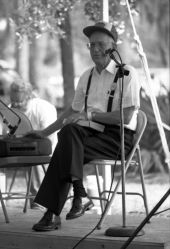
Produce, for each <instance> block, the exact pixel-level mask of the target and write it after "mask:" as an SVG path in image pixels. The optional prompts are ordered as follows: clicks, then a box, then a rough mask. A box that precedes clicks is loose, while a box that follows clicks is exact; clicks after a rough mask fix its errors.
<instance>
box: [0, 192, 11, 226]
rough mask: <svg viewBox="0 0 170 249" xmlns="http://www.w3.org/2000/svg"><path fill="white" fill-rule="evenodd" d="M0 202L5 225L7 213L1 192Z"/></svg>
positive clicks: (7, 220)
mask: <svg viewBox="0 0 170 249" xmlns="http://www.w3.org/2000/svg"><path fill="white" fill-rule="evenodd" d="M0 201H1V206H2V210H3V213H4V216H5V221H6V223H9V218H8V213H7V210H6V206H5V203H4V200H3V196H2V192H1V190H0Z"/></svg>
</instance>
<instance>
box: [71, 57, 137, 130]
mask: <svg viewBox="0 0 170 249" xmlns="http://www.w3.org/2000/svg"><path fill="white" fill-rule="evenodd" d="M91 69H92V68H90V69H88V70H87V71H86V72H85V73H84V74H83V75H82V76H81V77H80V79H79V82H78V85H77V88H76V92H75V96H74V99H73V103H72V108H73V109H74V110H76V111H80V112H81V111H83V110H84V100H85V94H86V88H87V83H88V78H89V75H90V71H91ZM125 69H127V70H128V71H129V75H128V76H124V82H123V93H124V94H123V107H131V106H135V107H136V111H135V112H134V114H133V116H132V119H131V121H130V123H129V124H128V125H126V127H127V128H129V129H131V130H135V128H136V122H137V111H138V108H139V107H140V83H139V79H138V75H137V71H136V70H135V69H134V68H133V67H132V66H129V65H126V66H125ZM116 72H117V68H116V65H115V62H114V61H113V60H112V61H111V62H110V63H109V65H108V66H107V67H106V69H104V70H103V71H102V72H101V73H100V74H99V73H98V71H97V70H96V68H94V70H93V74H92V79H91V86H90V89H89V95H88V99H87V111H94V110H96V109H97V110H98V111H99V112H106V111H107V105H108V99H109V94H110V92H111V89H112V87H113V88H115V94H114V98H113V104H112V111H115V110H119V109H120V85H121V82H120V80H118V82H117V83H113V81H114V78H115V75H116Z"/></svg>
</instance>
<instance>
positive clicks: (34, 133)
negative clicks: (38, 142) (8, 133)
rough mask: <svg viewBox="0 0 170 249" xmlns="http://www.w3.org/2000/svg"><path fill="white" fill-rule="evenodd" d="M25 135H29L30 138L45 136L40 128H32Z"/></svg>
mask: <svg viewBox="0 0 170 249" xmlns="http://www.w3.org/2000/svg"><path fill="white" fill-rule="evenodd" d="M24 137H28V138H43V137H44V135H43V132H42V131H40V130H32V131H29V132H27V133H26V134H24Z"/></svg>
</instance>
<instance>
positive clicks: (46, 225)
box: [32, 211, 61, 232]
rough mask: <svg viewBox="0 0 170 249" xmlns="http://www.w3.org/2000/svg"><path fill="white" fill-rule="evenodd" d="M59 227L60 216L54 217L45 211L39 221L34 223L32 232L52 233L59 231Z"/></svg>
mask: <svg viewBox="0 0 170 249" xmlns="http://www.w3.org/2000/svg"><path fill="white" fill-rule="evenodd" d="M60 227H61V219H60V216H55V215H54V214H52V213H51V212H49V211H47V212H46V213H45V214H44V216H43V217H42V218H41V220H40V221H39V222H38V223H36V224H35V225H34V226H33V227H32V229H33V230H34V231H39V232H40V231H41V232H45V231H53V230H56V229H59V228H60Z"/></svg>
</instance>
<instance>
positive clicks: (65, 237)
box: [0, 206, 170, 249]
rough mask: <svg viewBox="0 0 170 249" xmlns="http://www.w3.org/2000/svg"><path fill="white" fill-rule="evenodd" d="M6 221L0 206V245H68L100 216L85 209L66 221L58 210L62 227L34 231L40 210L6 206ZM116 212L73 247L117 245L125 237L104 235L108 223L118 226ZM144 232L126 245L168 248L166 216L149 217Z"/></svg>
mask: <svg viewBox="0 0 170 249" xmlns="http://www.w3.org/2000/svg"><path fill="white" fill-rule="evenodd" d="M8 214H9V218H10V223H8V224H6V223H5V220H4V216H3V213H2V208H1V207H0V249H72V248H73V247H74V245H75V244H76V243H77V242H78V241H79V240H80V239H81V238H82V237H83V236H85V235H86V234H87V233H89V232H90V231H91V230H92V229H93V228H94V227H95V226H96V224H97V222H98V220H99V218H100V216H99V215H97V213H96V212H95V211H90V212H86V214H85V215H84V216H82V217H80V218H78V219H75V220H70V221H66V220H65V214H66V209H65V210H64V212H63V214H62V227H61V229H60V230H56V231H52V232H34V231H32V229H31V228H32V225H33V224H34V223H36V222H37V221H38V220H39V219H40V217H41V216H42V214H43V212H42V211H38V210H31V209H28V211H27V213H23V212H22V208H21V207H13V208H10V207H9V206H8ZM143 219H144V215H142V214H136V215H135V214H128V215H127V225H128V226H138V225H139V224H140V223H141V221H142V220H143ZM121 224H122V223H121V216H120V215H108V216H107V218H106V220H105V222H104V223H103V225H102V228H101V230H95V231H94V232H93V233H92V234H91V235H90V236H88V237H87V238H86V239H85V240H84V241H83V242H81V243H80V244H79V245H78V246H77V247H76V248H77V249H120V248H121V246H122V245H123V244H124V243H125V241H126V240H127V239H128V238H123V237H116V238H115V237H114V238H113V237H108V236H105V235H104V233H105V230H106V229H107V228H109V227H115V226H120V225H121ZM143 230H144V233H145V234H144V235H142V236H138V237H136V238H135V239H134V240H133V241H132V243H131V244H130V245H129V246H128V247H127V248H128V249H163V248H164V249H170V217H169V216H167V217H157V216H155V217H152V219H151V223H150V224H147V225H146V226H145V227H144V228H143Z"/></svg>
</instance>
